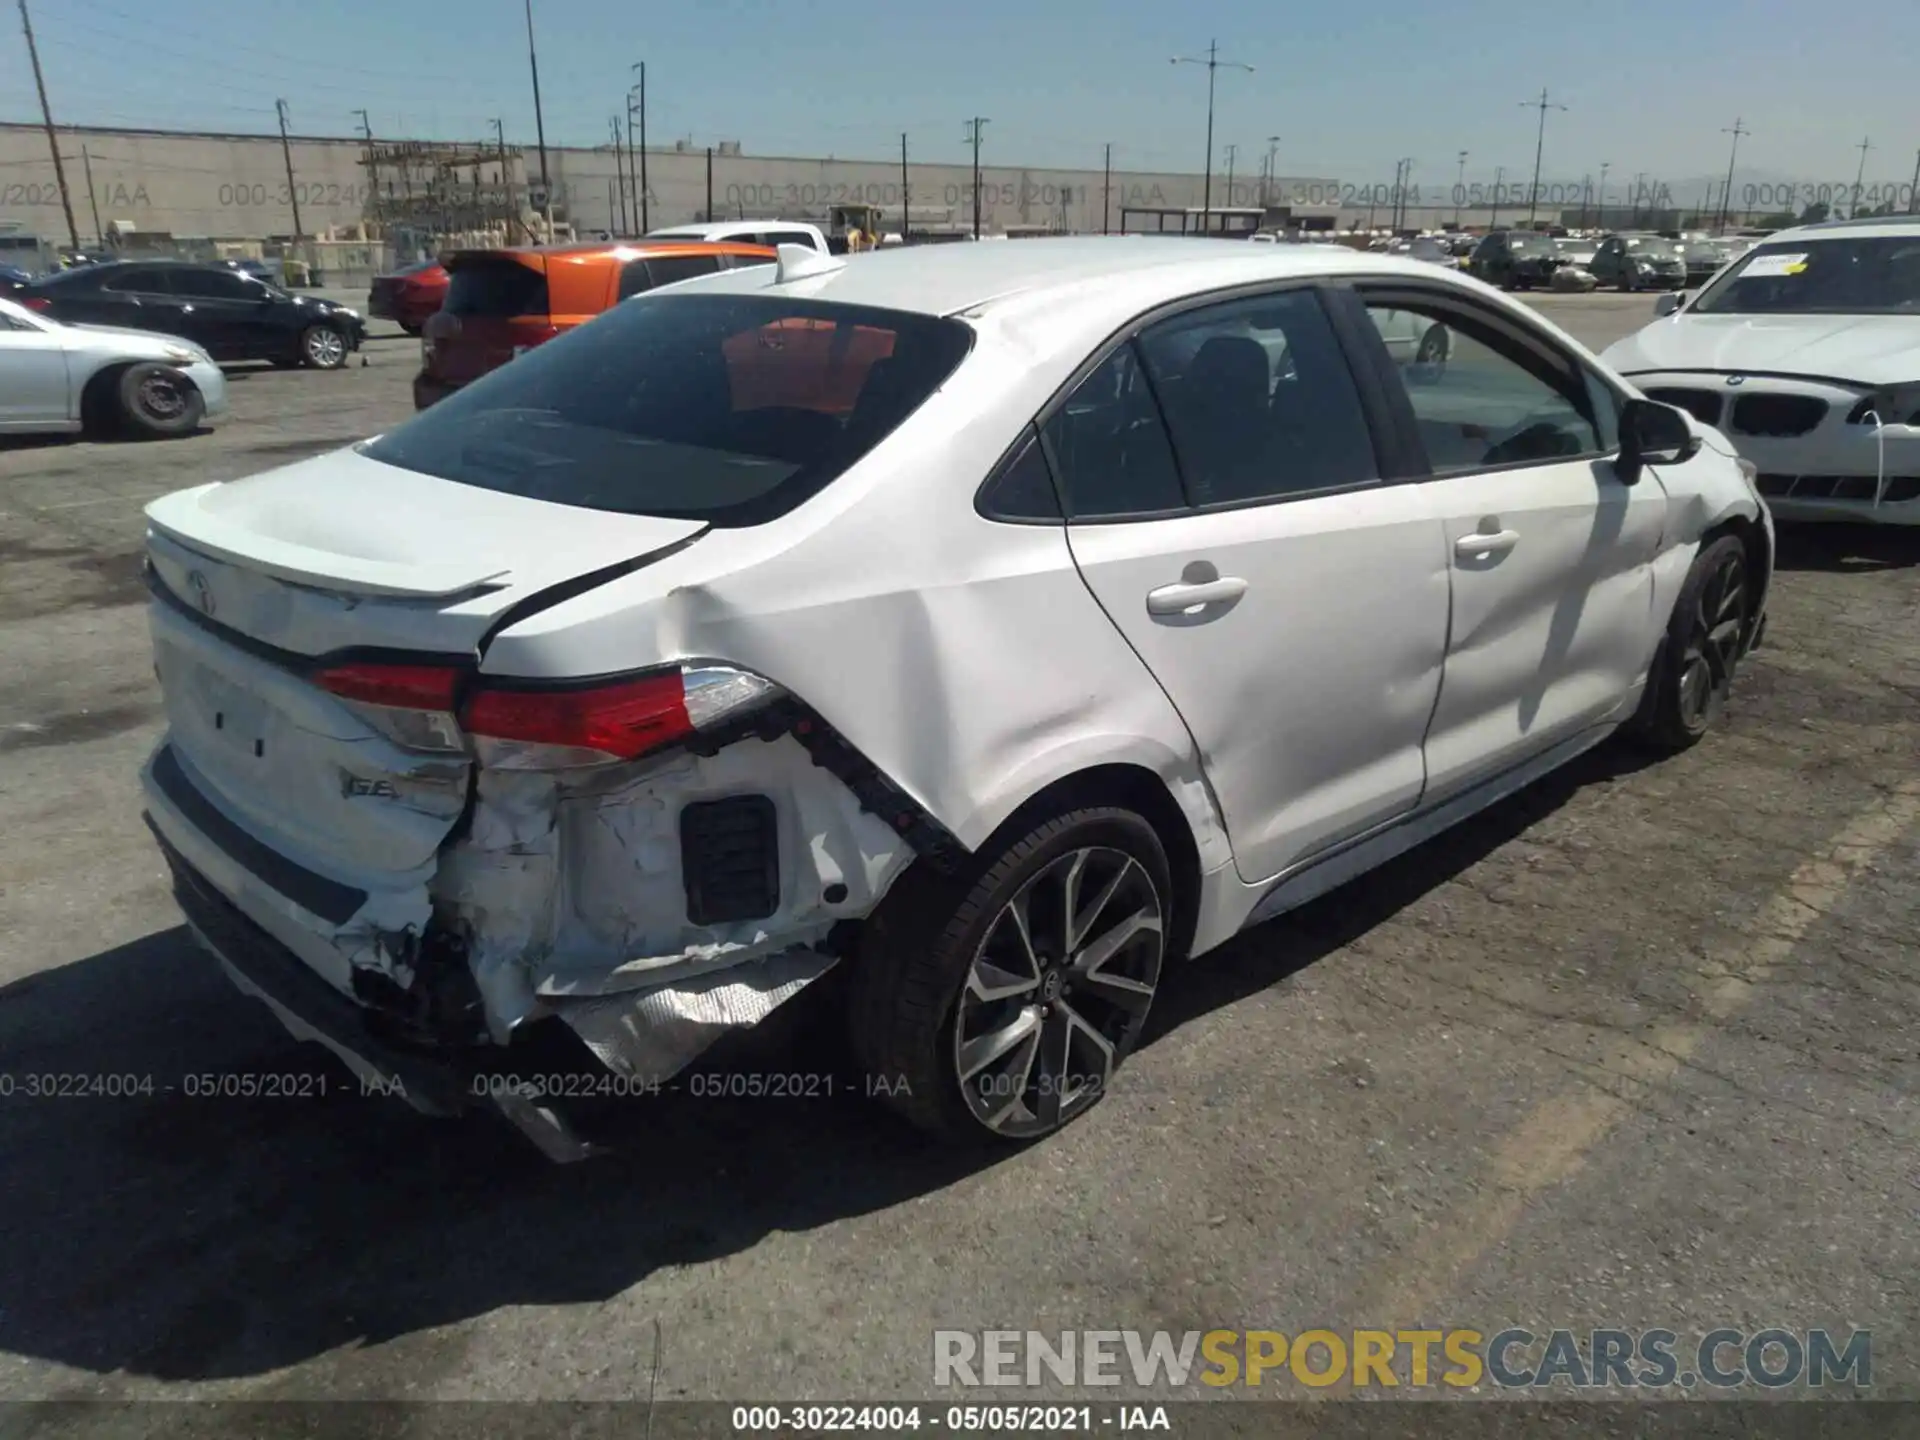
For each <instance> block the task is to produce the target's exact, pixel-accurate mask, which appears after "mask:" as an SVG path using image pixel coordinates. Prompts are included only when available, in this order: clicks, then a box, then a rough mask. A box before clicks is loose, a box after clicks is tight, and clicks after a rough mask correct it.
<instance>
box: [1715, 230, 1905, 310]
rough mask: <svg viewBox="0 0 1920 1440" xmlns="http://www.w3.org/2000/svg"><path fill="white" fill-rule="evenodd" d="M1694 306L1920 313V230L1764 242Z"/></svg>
mask: <svg viewBox="0 0 1920 1440" xmlns="http://www.w3.org/2000/svg"><path fill="white" fill-rule="evenodd" d="M1687 308H1688V310H1689V311H1690V312H1691V313H1693V314H1700V315H1796V314H1798V315H1920V232H1916V233H1915V234H1914V235H1912V236H1911V237H1909V236H1906V235H1891V236H1887V235H1877V236H1872V237H1866V236H1860V237H1857V238H1854V239H1841V238H1837V237H1836V238H1834V239H1831V240H1821V239H1808V240H1788V241H1779V242H1775V243H1772V244H1767V245H1762V246H1760V247H1759V248H1758V249H1754V250H1749V251H1748V252H1747V253H1746V255H1745V257H1744V258H1743V259H1742V261H1741V263H1740V264H1739V265H1737V266H1735V267H1734V268H1733V269H1732V270H1729V271H1728V272H1727V273H1725V274H1724V275H1722V276H1721V277H1720V280H1719V283H1718V284H1716V285H1714V286H1713V287H1711V288H1710V289H1708V290H1707V291H1705V292H1704V293H1702V295H1701V296H1700V298H1699V299H1698V300H1696V301H1694V302H1693V304H1692V305H1690V306H1688V307H1687Z"/></svg>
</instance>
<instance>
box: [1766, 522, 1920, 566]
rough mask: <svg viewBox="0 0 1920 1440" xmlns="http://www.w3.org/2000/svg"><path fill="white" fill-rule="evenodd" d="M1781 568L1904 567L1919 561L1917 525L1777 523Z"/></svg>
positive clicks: (1919, 545) (1777, 559)
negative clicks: (1778, 525)
mask: <svg viewBox="0 0 1920 1440" xmlns="http://www.w3.org/2000/svg"><path fill="white" fill-rule="evenodd" d="M1778 544H1779V554H1778V555H1777V556H1776V557H1775V564H1776V565H1777V566H1778V568H1780V569H1781V570H1814V571H1825V572H1827V573H1847V572H1853V571H1860V572H1865V571H1874V570H1904V569H1907V568H1909V567H1910V566H1914V565H1920V526H1914V525H1855V524H1851V523H1846V524H1842V523H1834V524H1822V525H1789V524H1784V523H1783V524H1782V525H1781V526H1780V527H1779V539H1778Z"/></svg>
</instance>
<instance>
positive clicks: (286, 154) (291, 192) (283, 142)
mask: <svg viewBox="0 0 1920 1440" xmlns="http://www.w3.org/2000/svg"><path fill="white" fill-rule="evenodd" d="M273 109H274V113H275V114H276V115H278V116H279V117H280V158H281V159H282V160H284V161H286V162H287V199H288V200H290V201H292V202H293V243H294V244H296V245H298V244H299V243H300V236H301V235H302V233H304V232H302V230H301V228H300V191H299V190H298V189H297V188H296V187H295V185H294V183H293V146H292V145H291V144H289V143H288V141H287V102H286V101H284V100H276V101H274V102H273Z"/></svg>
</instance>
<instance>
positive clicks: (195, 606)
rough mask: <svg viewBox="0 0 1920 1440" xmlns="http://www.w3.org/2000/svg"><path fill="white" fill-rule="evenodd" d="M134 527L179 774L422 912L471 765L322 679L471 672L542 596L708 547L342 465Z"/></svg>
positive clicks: (566, 511)
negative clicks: (492, 640)
mask: <svg viewBox="0 0 1920 1440" xmlns="http://www.w3.org/2000/svg"><path fill="white" fill-rule="evenodd" d="M147 518H148V524H149V528H148V540H147V553H148V559H149V561H150V563H151V565H152V573H153V581H154V584H155V588H156V591H157V592H158V593H156V596H155V599H154V602H153V604H152V606H151V611H150V615H151V628H152V631H153V640H154V661H155V669H156V671H157V673H158V676H159V679H160V686H161V691H162V695H163V697H164V701H165V706H166V712H167V722H168V728H169V740H170V744H171V747H172V749H173V751H174V753H175V755H176V756H177V757H178V759H179V761H180V768H181V770H182V771H183V772H184V774H185V776H186V777H187V779H188V780H189V781H190V782H191V783H192V785H193V787H194V789H195V790H196V791H198V792H199V794H200V795H201V796H202V797H203V798H204V799H205V800H206V801H207V802H208V803H209V804H211V805H212V806H213V807H214V808H215V809H217V810H218V811H220V812H221V814H222V815H223V816H224V817H225V819H227V820H229V821H232V822H234V823H236V824H238V825H239V826H240V827H242V828H243V829H244V830H245V831H247V832H248V833H249V834H250V835H252V836H254V837H256V838H257V839H259V840H261V841H263V842H265V844H266V845H268V846H269V847H270V848H271V849H272V850H274V851H276V852H278V853H279V854H280V855H282V856H285V857H286V858H287V859H289V860H292V861H293V862H295V863H296V864H297V865H300V866H302V867H304V868H305V869H307V870H309V871H312V872H315V873H317V874H319V875H321V876H323V877H326V878H328V879H332V880H336V881H340V882H344V883H347V884H350V885H353V886H356V887H358V888H360V889H362V890H365V891H367V892H369V893H370V894H374V895H385V896H388V897H391V896H392V895H393V894H394V893H395V892H396V891H400V892H405V893H416V892H417V893H418V894H422V895H423V894H424V885H425V883H426V880H427V878H428V876H429V875H430V874H431V872H432V865H433V861H434V856H435V853H436V851H437V850H438V848H439V846H440V844H441V842H442V841H443V840H444V839H445V838H446V836H447V834H448V832H449V831H450V830H451V829H452V827H453V826H454V824H455V823H456V822H457V821H458V819H459V817H460V815H461V814H462V813H463V810H464V807H465V804H466V798H467V793H468V789H469V776H470V774H471V762H470V760H469V757H468V755H467V753H466V750H465V747H464V746H463V745H462V743H461V738H460V735H459V732H458V729H457V726H456V725H455V723H454V721H453V720H452V718H451V716H445V717H441V718H439V719H435V717H433V716H420V715H402V714H401V713H400V712H395V711H390V710H386V709H385V708H384V707H378V706H368V705H365V704H363V703H359V702H355V701H351V700H347V699H343V698H341V697H340V696H339V695H337V694H334V693H332V692H330V691H329V690H328V689H326V688H325V687H324V686H323V685H322V684H321V683H319V681H318V679H317V675H318V672H320V671H321V670H322V669H324V668H327V667H330V666H335V665H338V664H340V663H342V662H344V661H347V660H351V659H359V658H366V657H369V656H371V657H372V658H376V659H381V658H384V659H390V660H392V659H399V660H405V661H407V662H409V663H420V664H438V665H452V666H461V665H466V666H471V665H472V664H474V662H475V661H476V660H477V658H478V656H479V654H480V652H481V650H482V649H483V648H484V643H485V641H486V639H487V637H488V634H489V632H490V631H491V630H492V629H494V628H496V627H497V626H498V625H499V624H500V623H502V622H503V621H504V620H506V619H508V618H509V617H510V615H511V614H512V613H514V612H520V613H525V612H526V611H527V610H529V609H531V608H537V606H538V605H539V603H540V602H541V597H542V595H543V594H544V593H545V592H549V591H555V592H557V593H561V594H564V593H569V592H571V591H572V590H573V589H575V588H577V587H580V586H583V585H591V584H593V583H596V581H597V579H598V578H599V577H602V576H605V575H608V574H610V573H620V572H622V571H624V570H626V569H630V568H633V567H635V566H637V565H640V564H644V563H645V562H646V561H647V559H648V558H650V557H652V556H655V555H658V554H659V553H661V552H662V551H665V550H671V549H676V548H678V547H679V546H680V545H682V544H684V543H686V542H688V541H690V540H692V539H693V538H694V537H696V536H698V535H699V534H700V533H702V531H703V530H704V529H705V528H706V527H705V525H704V524H703V523H702V522H698V521H692V520H673V519H662V518H657V517H651V516H629V515H612V514H605V513H600V512H594V511H587V510H582V509H578V508H575V507H571V506H564V505H556V504H552V503H549V502H546V501H541V500H532V499H527V498H525V497H521V496H515V495H508V494H503V493H500V492H496V491H488V490H483V489H480V488H478V487H475V486H470V485H463V484H460V483H458V482H455V481H448V480H441V479H437V478H435V477H432V476H428V475H422V474H419V473H416V472H414V471H408V470H401V469H399V468H397V467H394V466H390V465H383V464H381V463H379V462H378V461H374V460H370V459H368V458H366V457H365V456H363V455H360V454H358V453H357V452H355V451H353V450H342V451H336V452H334V453H333V454H330V455H322V456H319V457H316V458H315V459H312V460H307V461H303V462H301V463H299V464H295V465H290V466H286V467H283V468H281V469H279V470H274V471H269V472H267V473H265V474H262V475H258V476H254V477H252V478H251V479H247V480H237V481H232V482H229V483H227V484H215V485H207V486H202V487H199V488H197V489H193V490H187V491H182V492H179V493H177V494H174V495H169V496H167V497H165V498H163V499H161V500H158V501H155V502H154V503H153V504H152V505H151V506H149V507H148V511H147ZM345 652H351V654H347V653H345ZM396 652H397V653H396ZM397 719H405V720H407V721H408V722H409V723H407V724H406V725H404V726H401V725H399V724H397Z"/></svg>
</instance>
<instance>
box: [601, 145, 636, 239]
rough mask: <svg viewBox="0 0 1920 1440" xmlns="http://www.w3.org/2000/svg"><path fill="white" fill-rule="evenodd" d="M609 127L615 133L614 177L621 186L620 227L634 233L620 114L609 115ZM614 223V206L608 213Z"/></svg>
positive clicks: (608, 219) (609, 222)
mask: <svg viewBox="0 0 1920 1440" xmlns="http://www.w3.org/2000/svg"><path fill="white" fill-rule="evenodd" d="M607 128H608V129H609V130H610V131H612V133H613V178H614V181H615V183H616V184H617V185H618V186H619V195H620V207H619V210H620V214H619V223H620V229H621V231H622V232H623V233H624V234H627V235H631V234H633V215H632V211H631V209H630V207H629V205H628V203H627V177H626V175H625V174H624V173H622V171H621V169H620V151H621V148H622V145H623V142H622V140H621V138H620V117H619V116H618V115H610V116H608V117H607ZM613 223H614V216H613V214H612V207H609V209H608V215H607V224H608V225H609V226H611V225H613Z"/></svg>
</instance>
